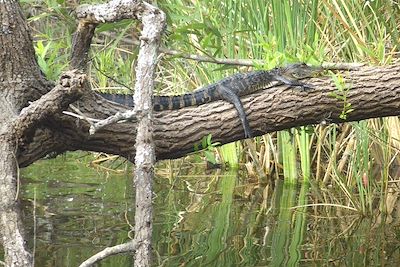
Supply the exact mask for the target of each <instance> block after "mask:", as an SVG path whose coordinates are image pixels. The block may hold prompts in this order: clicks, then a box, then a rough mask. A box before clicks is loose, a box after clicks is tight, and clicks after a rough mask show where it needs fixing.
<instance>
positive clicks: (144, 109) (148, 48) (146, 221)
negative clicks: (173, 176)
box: [134, 4, 165, 267]
mask: <svg viewBox="0 0 400 267" xmlns="http://www.w3.org/2000/svg"><path fill="white" fill-rule="evenodd" d="M143 5H144V8H143V10H144V12H143V14H142V23H143V30H142V34H141V39H142V42H141V44H140V52H139V56H138V64H137V68H136V83H135V95H134V99H135V101H134V102H135V103H136V105H135V108H134V111H135V112H136V114H140V116H139V118H138V128H137V129H138V131H137V135H136V156H135V175H134V182H135V187H136V188H135V189H136V197H135V202H136V209H135V242H136V243H137V244H138V247H137V249H136V253H135V266H138V267H139V266H140V267H146V266H151V252H152V249H151V237H152V231H153V205H152V200H153V188H152V184H153V177H154V164H155V162H156V158H155V147H154V140H153V131H154V129H153V105H152V95H153V89H154V77H155V69H156V64H157V52H158V51H157V50H158V47H159V45H160V39H161V34H162V31H163V30H164V28H165V15H164V13H162V11H160V10H159V9H155V8H153V7H152V6H150V5H147V4H143Z"/></svg>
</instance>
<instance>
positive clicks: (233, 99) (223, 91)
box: [218, 85, 253, 138]
mask: <svg viewBox="0 0 400 267" xmlns="http://www.w3.org/2000/svg"><path fill="white" fill-rule="evenodd" d="M218 92H219V94H220V96H221V98H222V99H223V100H225V101H228V102H229V103H231V104H233V105H234V106H235V108H236V111H237V113H238V115H239V118H240V121H241V122H242V126H243V130H244V135H245V137H246V138H250V137H253V132H252V130H251V128H250V124H249V121H248V120H247V116H246V113H245V112H244V108H243V105H242V102H241V101H240V98H239V96H237V95H236V94H235V93H234V92H232V90H230V89H229V88H227V87H225V86H223V85H220V86H219V87H218Z"/></svg>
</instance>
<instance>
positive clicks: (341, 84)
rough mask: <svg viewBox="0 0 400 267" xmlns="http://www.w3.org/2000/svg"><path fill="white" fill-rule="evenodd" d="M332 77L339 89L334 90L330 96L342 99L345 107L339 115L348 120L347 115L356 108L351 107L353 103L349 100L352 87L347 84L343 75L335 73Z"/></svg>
mask: <svg viewBox="0 0 400 267" xmlns="http://www.w3.org/2000/svg"><path fill="white" fill-rule="evenodd" d="M332 78H333V81H334V82H335V85H336V88H337V90H336V92H332V93H331V94H330V96H331V97H334V98H336V99H338V100H340V101H341V102H342V103H343V109H342V111H341V113H340V115H339V118H341V119H342V120H346V119H347V115H348V114H349V113H350V112H352V111H353V110H354V109H353V108H352V107H351V103H350V102H349V101H348V100H347V95H348V93H349V91H350V89H351V87H350V86H348V85H346V82H345V80H344V78H343V77H342V76H341V75H333V76H332Z"/></svg>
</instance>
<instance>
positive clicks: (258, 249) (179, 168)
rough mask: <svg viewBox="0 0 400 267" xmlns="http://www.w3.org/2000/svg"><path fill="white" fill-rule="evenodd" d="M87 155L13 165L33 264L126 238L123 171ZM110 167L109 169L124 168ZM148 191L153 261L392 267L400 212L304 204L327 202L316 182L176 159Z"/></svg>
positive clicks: (127, 187)
mask: <svg viewBox="0 0 400 267" xmlns="http://www.w3.org/2000/svg"><path fill="white" fill-rule="evenodd" d="M78 155H79V154H78ZM91 160H93V156H88V157H85V158H78V157H77V154H68V155H67V156H65V157H58V158H56V159H53V160H43V161H40V162H38V163H36V164H34V166H31V167H29V168H27V169H24V170H23V171H22V177H23V179H22V189H21V195H22V198H23V199H24V202H23V204H24V211H25V222H24V223H25V225H26V226H27V227H28V230H29V233H30V234H31V239H32V240H36V241H35V247H36V250H35V257H36V266H78V265H79V264H80V263H81V262H82V261H84V260H85V259H87V258H88V257H89V256H91V255H92V254H94V253H95V252H98V251H100V250H101V249H103V248H104V247H105V246H112V245H116V244H120V243H122V242H124V241H126V240H128V238H129V235H133V233H130V232H129V229H130V227H129V225H128V223H131V224H133V223H134V221H133V219H132V218H133V217H132V214H131V209H132V208H131V207H132V206H133V197H132V196H133V195H134V192H133V189H132V179H131V178H130V175H129V172H128V174H124V172H122V173H116V172H114V171H107V170H104V169H102V168H99V167H89V162H90V161H91ZM118 164H119V162H118V161H117V162H115V163H113V167H114V168H117V169H123V168H124V165H119V166H118ZM205 173H207V174H205ZM154 189H155V195H154V204H155V213H154V234H153V239H154V242H153V247H154V266H399V265H400V253H399V251H400V250H399V248H400V242H399V237H400V228H399V217H400V216H397V214H395V212H393V213H392V214H390V215H389V216H388V217H390V220H388V217H383V215H382V214H381V213H379V210H378V209H377V213H376V215H374V216H371V217H364V218H362V217H360V216H358V215H357V213H356V212H354V211H351V210H348V209H344V208H336V207H332V206H312V207H304V205H306V204H312V203H311V202H312V201H314V202H316V203H334V201H335V198H334V197H332V194H331V192H329V190H327V189H325V190H320V189H319V187H318V186H314V185H311V186H308V185H303V186H297V187H293V186H285V185H284V184H283V183H278V184H277V185H276V186H275V188H274V189H272V188H271V186H267V184H266V183H260V182H259V181H258V180H257V178H254V177H246V176H245V175H244V173H242V172H240V171H239V172H237V171H234V170H233V171H220V170H215V171H211V172H209V171H205V169H204V165H202V164H190V163H183V162H181V161H175V162H173V163H162V164H161V165H160V168H158V169H157V177H156V180H155V183H154ZM34 198H36V204H35V205H36V208H35V209H34V208H33V207H34V203H33V199H34ZM396 199H397V198H396ZM293 207H296V208H293ZM34 212H35V216H36V230H34V227H33V225H34V223H33V214H34ZM398 214H400V213H398ZM382 221H386V222H387V223H386V224H385V223H381V222H382ZM34 232H35V238H33V234H34ZM30 245H31V246H32V245H33V242H31V244H30ZM101 266H132V259H131V257H130V256H116V257H112V258H109V259H108V260H106V261H104V262H103V263H101Z"/></svg>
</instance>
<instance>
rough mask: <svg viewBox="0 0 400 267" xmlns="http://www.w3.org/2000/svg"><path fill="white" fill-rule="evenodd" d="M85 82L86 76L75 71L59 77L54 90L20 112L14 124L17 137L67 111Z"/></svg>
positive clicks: (80, 92)
mask: <svg viewBox="0 0 400 267" xmlns="http://www.w3.org/2000/svg"><path fill="white" fill-rule="evenodd" d="M85 81H86V75H84V74H81V73H78V72H76V71H68V72H66V73H64V74H63V75H61V78H60V81H59V84H57V85H56V87H54V89H52V90H51V91H50V92H48V93H47V94H45V95H44V96H42V97H41V98H39V99H38V100H36V101H34V102H32V103H31V104H30V105H29V106H27V107H26V108H23V109H22V110H21V112H20V114H19V116H18V118H17V120H16V121H15V122H14V127H15V129H17V131H18V132H19V136H21V135H22V134H23V133H24V132H25V131H26V130H27V129H30V128H31V127H33V126H34V125H35V124H37V123H39V122H40V121H42V120H43V119H45V118H46V117H49V116H50V115H54V114H56V113H58V112H60V111H62V110H64V109H67V107H68V105H69V104H70V103H72V102H74V101H76V100H77V99H78V98H79V97H80V96H81V95H82V94H83V90H84V87H85V86H84V83H85Z"/></svg>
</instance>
